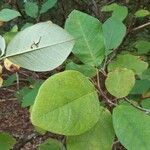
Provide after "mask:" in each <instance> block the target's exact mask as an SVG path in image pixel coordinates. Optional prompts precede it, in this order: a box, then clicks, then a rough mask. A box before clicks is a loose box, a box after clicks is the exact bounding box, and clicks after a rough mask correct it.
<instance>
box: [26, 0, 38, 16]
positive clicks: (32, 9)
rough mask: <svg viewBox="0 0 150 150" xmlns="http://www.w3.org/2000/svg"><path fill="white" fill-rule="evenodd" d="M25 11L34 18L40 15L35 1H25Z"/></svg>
mask: <svg viewBox="0 0 150 150" xmlns="http://www.w3.org/2000/svg"><path fill="white" fill-rule="evenodd" d="M24 7H25V12H26V14H27V15H28V16H30V17H32V18H36V17H37V16H38V10H39V8H38V5H37V3H34V2H26V3H25V6H24Z"/></svg>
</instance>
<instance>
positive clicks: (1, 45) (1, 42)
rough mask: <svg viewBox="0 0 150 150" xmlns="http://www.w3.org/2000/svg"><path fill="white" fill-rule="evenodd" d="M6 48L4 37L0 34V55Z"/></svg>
mask: <svg viewBox="0 0 150 150" xmlns="http://www.w3.org/2000/svg"><path fill="white" fill-rule="evenodd" d="M5 48H6V43H5V39H4V38H3V37H2V36H1V35H0V57H1V56H3V55H4V53H5Z"/></svg>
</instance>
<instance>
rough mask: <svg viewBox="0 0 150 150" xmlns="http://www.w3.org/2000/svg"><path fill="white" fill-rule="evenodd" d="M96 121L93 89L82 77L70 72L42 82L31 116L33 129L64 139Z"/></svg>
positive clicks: (84, 129) (85, 128)
mask: <svg viewBox="0 0 150 150" xmlns="http://www.w3.org/2000/svg"><path fill="white" fill-rule="evenodd" d="M60 86H61V88H59V87H60ZM45 99H46V100H47V101H46V103H45ZM39 116H41V117H40V118H39ZM98 118H99V102H98V96H97V93H96V90H95V88H94V86H93V85H92V84H91V83H90V81H88V79H87V78H86V77H85V76H84V75H82V74H81V73H79V72H77V71H70V70H69V71H64V72H62V73H59V74H56V75H53V76H51V77H50V78H49V79H47V80H46V81H45V82H44V84H43V85H42V86H41V88H40V90H39V93H38V96H37V97H36V100H35V104H34V105H33V108H32V112H31V121H32V123H33V124H34V125H35V126H39V127H41V128H43V129H45V130H48V131H52V132H55V133H58V134H65V135H79V134H81V133H84V132H85V131H87V130H89V129H90V128H92V127H93V126H94V125H95V123H96V122H97V121H98ZM47 122H49V123H48V124H47ZM87 122H88V124H87Z"/></svg>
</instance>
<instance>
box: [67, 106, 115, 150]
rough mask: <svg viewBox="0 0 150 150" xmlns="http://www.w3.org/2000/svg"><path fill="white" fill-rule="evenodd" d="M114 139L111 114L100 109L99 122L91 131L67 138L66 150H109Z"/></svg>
mask: <svg viewBox="0 0 150 150" xmlns="http://www.w3.org/2000/svg"><path fill="white" fill-rule="evenodd" d="M114 137H115V133H114V129H113V125H112V117H111V114H110V112H109V111H108V110H104V109H103V108H101V109H100V117H99V121H98V122H97V124H96V125H95V126H94V127H93V128H92V129H91V130H89V131H87V132H85V133H84V134H81V135H78V136H71V137H68V138H67V150H111V147H112V144H113V140H114Z"/></svg>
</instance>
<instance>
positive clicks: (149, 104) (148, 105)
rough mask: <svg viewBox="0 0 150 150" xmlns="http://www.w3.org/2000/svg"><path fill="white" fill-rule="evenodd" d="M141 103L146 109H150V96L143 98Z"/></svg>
mask: <svg viewBox="0 0 150 150" xmlns="http://www.w3.org/2000/svg"><path fill="white" fill-rule="evenodd" d="M141 105H142V107H144V108H145V109H150V98H146V99H143V100H142V102H141Z"/></svg>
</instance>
